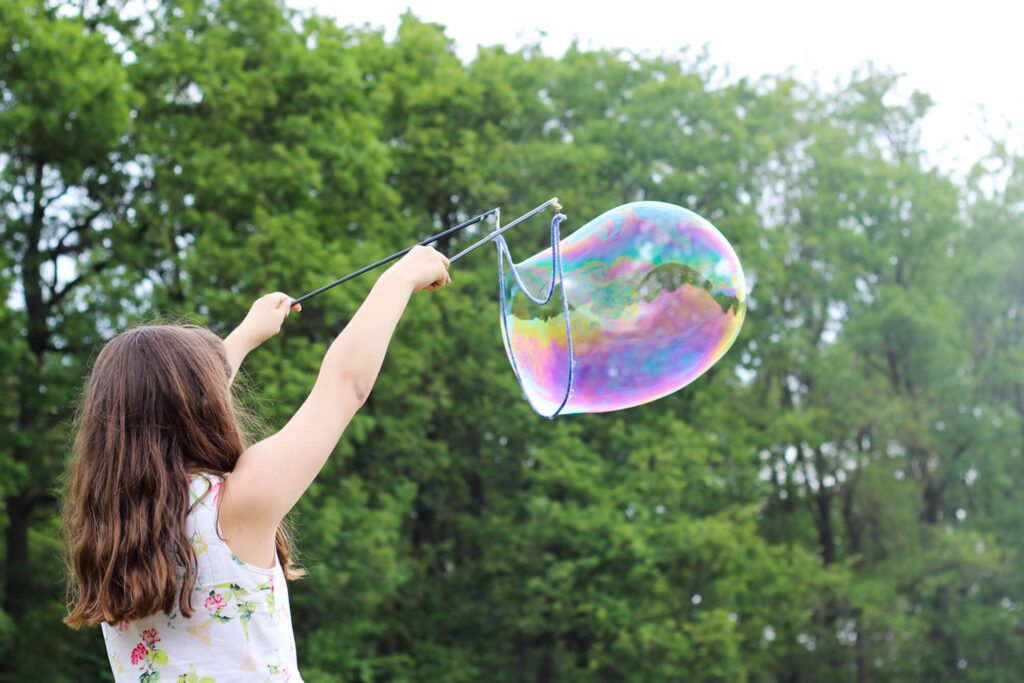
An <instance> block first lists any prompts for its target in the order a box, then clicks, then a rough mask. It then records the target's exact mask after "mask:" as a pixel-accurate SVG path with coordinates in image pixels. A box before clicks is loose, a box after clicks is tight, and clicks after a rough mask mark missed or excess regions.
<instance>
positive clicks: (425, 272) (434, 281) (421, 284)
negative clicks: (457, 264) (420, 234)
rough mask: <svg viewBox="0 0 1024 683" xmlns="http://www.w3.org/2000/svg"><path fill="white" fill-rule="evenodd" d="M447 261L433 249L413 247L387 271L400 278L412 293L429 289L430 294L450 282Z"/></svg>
mask: <svg viewBox="0 0 1024 683" xmlns="http://www.w3.org/2000/svg"><path fill="white" fill-rule="evenodd" d="M449 265H450V264H449V262H448V259H447V258H445V256H444V254H441V253H439V252H438V251H437V250H436V249H434V248H433V247H424V246H419V245H417V246H415V247H413V248H412V249H411V250H410V251H409V253H408V254H406V255H405V256H403V257H402V258H401V260H399V261H398V263H396V264H395V265H393V266H391V268H389V269H388V271H389V272H390V273H392V275H393V276H395V277H398V278H401V280H402V281H403V282H404V283H405V284H406V285H408V287H409V288H410V289H411V290H412V291H413V292H418V291H420V290H421V289H429V290H430V291H431V292H436V291H437V290H439V289H441V288H442V287H444V286H445V285H446V284H448V283H449V282H451V281H452V278H451V275H449V274H448V266H449Z"/></svg>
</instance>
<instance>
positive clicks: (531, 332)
mask: <svg viewBox="0 0 1024 683" xmlns="http://www.w3.org/2000/svg"><path fill="white" fill-rule="evenodd" d="M556 226H557V223H553V224H552V233H553V236H554V235H557V229H556ZM496 241H497V242H498V250H499V262H502V261H503V260H504V259H508V261H509V262H510V263H511V257H510V256H509V255H508V248H507V246H506V245H505V243H504V240H502V239H501V238H500V237H499V238H498V239H497V240H496ZM555 242H556V243H557V240H555ZM559 246H560V251H561V269H562V278H561V280H559V279H558V277H557V271H558V267H557V266H558V263H557V259H553V256H557V255H558V251H557V250H556V252H555V253H554V254H552V250H551V249H546V250H544V251H542V252H540V253H538V254H536V255H534V256H532V257H530V258H528V259H526V260H525V261H523V262H522V263H519V264H517V265H515V266H513V269H512V272H511V273H509V274H507V275H505V276H504V277H503V278H502V288H503V289H502V299H503V301H502V310H501V315H502V328H503V330H504V338H505V350H506V351H507V352H508V354H509V359H510V361H511V362H512V366H513V369H514V370H515V371H516V375H517V377H518V378H519V381H520V384H521V385H522V387H523V391H524V393H525V394H526V397H527V399H528V400H529V401H530V404H531V405H532V406H533V408H534V409H535V410H536V411H537V412H538V413H540V414H541V415H545V416H553V415H556V414H559V413H563V414H568V413H598V412H605V411H609V410H619V409H621V408H628V407H630V406H635V405H640V404H642V403H647V402H649V401H653V400H655V399H658V398H661V397H663V396H666V395H668V394H671V393H672V392H674V391H678V390H679V389H681V388H683V387H685V386H686V385H687V384H689V383H690V382H692V381H693V380H695V379H697V378H698V377H700V376H701V375H702V374H703V373H704V372H705V371H706V370H707V369H708V368H710V367H711V366H712V365H714V363H715V362H716V361H717V360H718V359H719V358H721V357H722V355H723V354H725V352H726V351H727V350H728V349H729V347H730V346H731V345H732V343H733V341H735V339H736V335H737V334H738V333H739V330H740V326H741V325H742V324H743V318H744V316H745V313H746V285H745V281H744V278H743V269H742V267H741V266H740V262H739V259H738V258H737V257H736V252H734V251H733V249H732V247H731V246H730V245H729V243H728V242H727V241H726V239H725V237H723V236H722V233H720V232H719V231H718V230H717V229H716V228H715V226H713V225H712V224H711V223H710V222H708V221H707V220H706V219H704V218H702V217H701V216H699V215H697V214H696V213H694V212H692V211H689V210H687V209H684V208H682V207H680V206H675V205H674V204H666V203H663V202H634V203H632V204H625V205H623V206H620V207H618V208H615V209H612V210H610V211H607V212H605V213H603V214H601V215H600V216H598V217H597V218H595V219H594V220H592V221H590V222H589V223H587V224H586V225H584V226H583V227H582V228H579V229H578V230H576V231H575V232H574V233H573V234H572V235H570V236H569V237H566V238H565V239H564V240H562V241H561V242H560V245H559ZM553 272H554V273H555V275H556V277H554V278H553V277H552V273H553ZM557 284H561V285H562V286H561V287H555V285H557ZM556 289H557V290H558V291H557V292H555V290H556ZM552 292H554V298H553V299H552V298H551V297H550V294H551V293H552ZM560 293H561V294H562V295H563V296H564V301H560V300H559V299H560V297H559V294H560ZM531 299H532V300H531ZM548 299H551V303H546V300H548ZM537 301H539V302H541V303H542V304H544V305H538V303H535V302H537ZM566 312H568V325H567V324H566Z"/></svg>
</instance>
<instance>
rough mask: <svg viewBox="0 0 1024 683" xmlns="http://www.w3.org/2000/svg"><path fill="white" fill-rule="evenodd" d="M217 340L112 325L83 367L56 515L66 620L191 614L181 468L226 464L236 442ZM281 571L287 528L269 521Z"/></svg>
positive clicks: (289, 572)
mask: <svg viewBox="0 0 1024 683" xmlns="http://www.w3.org/2000/svg"><path fill="white" fill-rule="evenodd" d="M230 375H231V369H230V366H229V364H228V359H227V354H226V352H225V350H224V345H223V342H221V340H220V338H219V337H217V336H216V335H215V334H213V333H212V332H210V331H208V330H205V329H203V328H200V327H194V326H187V325H186V326H178V325H152V326H144V327H137V328H134V329H131V330H128V331H126V332H123V333H121V334H120V335H118V336H117V337H115V338H114V339H112V340H111V341H110V342H108V343H107V345H106V346H105V347H104V348H103V350H102V351H101V352H100V354H99V356H98V357H97V358H96V362H95V364H94V365H93V369H92V372H91V374H90V376H89V381H88V383H87V385H86V388H85V393H84V396H83V401H82V405H81V408H80V411H79V415H78V419H77V430H76V434H75V441H74V447H73V454H72V459H71V464H70V467H69V477H68V489H67V494H66V497H65V500H64V510H63V522H64V534H65V537H66V541H67V543H66V548H67V551H68V569H69V577H68V597H69V605H68V607H69V613H68V615H67V617H65V619H64V622H65V623H66V624H68V625H69V626H72V627H74V628H78V627H80V626H82V625H83V624H84V625H88V626H96V625H98V624H100V623H102V622H106V623H108V624H118V623H120V622H122V621H124V620H136V619H142V618H144V617H147V616H150V615H152V614H156V613H159V612H164V613H167V614H170V613H171V612H172V611H173V610H174V608H175V603H177V608H178V609H179V610H180V612H181V614H182V615H183V616H185V617H188V616H191V614H192V611H193V610H192V605H191V599H190V597H191V595H192V592H193V588H194V587H195V582H196V556H195V551H194V550H193V549H192V544H191V543H190V542H189V539H188V536H187V535H186V527H185V522H186V518H187V517H188V513H189V511H190V510H191V507H190V506H189V503H188V501H189V493H188V491H189V475H191V474H195V473H209V474H215V475H225V474H227V473H229V472H231V471H232V470H233V469H234V467H235V464H236V463H237V462H238V458H239V456H240V455H241V454H242V451H243V450H244V449H245V446H246V441H245V437H244V432H243V430H242V427H241V425H240V422H239V416H238V414H236V411H235V406H234V401H233V400H232V396H231V388H230ZM276 545H277V555H278V559H279V561H280V563H281V566H282V567H283V568H284V570H285V576H286V577H287V578H289V579H292V578H296V577H298V576H301V574H302V572H301V570H298V569H295V568H293V567H292V566H291V563H290V561H291V547H290V543H289V539H288V534H287V530H286V529H285V526H284V525H283V524H282V525H281V526H280V527H279V528H278V530H277V537H276Z"/></svg>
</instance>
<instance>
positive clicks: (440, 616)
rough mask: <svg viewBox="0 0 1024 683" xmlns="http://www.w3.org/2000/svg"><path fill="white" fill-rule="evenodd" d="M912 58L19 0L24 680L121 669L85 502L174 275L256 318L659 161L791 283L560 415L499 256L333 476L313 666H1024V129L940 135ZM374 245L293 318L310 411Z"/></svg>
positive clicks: (233, 0)
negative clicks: (437, 239)
mask: <svg viewBox="0 0 1024 683" xmlns="http://www.w3.org/2000/svg"><path fill="white" fill-rule="evenodd" d="M898 85H899V83H898V78H897V77H895V76H894V75H892V74H890V73H886V72H880V71H877V70H873V69H871V68H865V69H863V70H861V71H859V72H857V73H854V74H852V75H851V77H850V79H849V80H848V81H847V82H845V83H844V84H843V85H842V86H841V87H839V88H837V89H830V90H827V91H826V90H822V89H821V88H819V87H817V86H816V85H814V84H809V83H805V82H801V81H799V80H797V79H794V78H793V77H791V76H787V75H780V76H765V77H763V78H759V79H746V78H743V79H738V80H732V81H726V80H724V79H722V78H720V71H719V69H718V68H717V67H716V66H715V64H713V63H711V61H710V60H709V59H708V58H707V57H706V56H705V55H701V54H698V53H692V52H683V53H680V55H678V56H672V57H669V56H663V57H652V56H648V55H639V54H634V53H631V52H628V51H621V50H582V49H580V48H578V47H572V48H570V49H569V50H568V51H567V52H566V53H565V54H564V55H562V56H560V57H552V56H549V55H545V54H543V53H542V51H541V50H540V49H539V48H538V47H526V48H523V49H520V50H515V51H512V50H508V49H506V48H503V47H501V46H495V47H485V48H481V49H480V50H479V51H478V53H477V55H476V57H475V58H474V59H472V60H471V61H468V62H463V61H460V60H459V59H458V58H457V57H456V55H455V52H454V50H453V47H452V42H451V40H450V39H449V38H448V37H446V35H445V32H444V29H443V28H442V27H440V26H437V25H433V24H427V23H422V22H420V21H419V20H417V18H416V17H415V16H413V15H406V16H405V17H404V18H403V20H402V23H401V26H400V28H399V30H398V32H397V35H396V36H395V37H394V38H393V39H386V38H385V37H384V35H383V33H382V32H380V31H374V30H372V29H369V28H351V27H340V26H338V25H336V23H335V22H334V21H332V20H330V19H328V18H324V17H319V16H315V15H311V14H308V13H297V12H294V11H292V10H289V9H287V8H286V7H284V6H283V5H282V4H280V3H278V2H275V0H220V1H219V2H204V1H202V0H171V1H168V2H157V3H153V4H151V5H146V6H145V8H144V9H141V10H140V8H139V6H136V5H132V6H131V7H129V5H127V4H124V3H118V2H115V3H109V2H99V3H98V4H97V3H95V2H84V3H81V4H79V3H45V2H40V1H39V0H4V2H3V3H2V4H0V208H2V212H0V240H2V242H3V247H4V248H3V251H2V252H0V298H2V299H3V300H4V302H5V306H4V307H3V308H2V309H0V358H2V359H3V361H2V365H0V368H2V369H0V392H2V393H0V425H2V429H0V501H2V502H0V528H2V532H3V535H2V540H0V559H2V562H0V598H2V601H0V604H2V611H0V680H4V681H26V680H40V681H102V680H110V673H109V669H108V665H107V662H106V656H105V653H104V649H103V646H102V639H101V637H100V635H99V633H98V632H97V631H96V630H95V629H83V630H82V631H80V632H75V631H72V630H70V629H68V628H67V627H65V626H63V625H62V624H61V617H62V616H63V614H64V610H65V607H64V588H63V566H62V563H61V548H60V543H59V540H58V539H59V533H58V532H59V521H58V509H59V496H60V482H61V477H62V471H63V468H64V466H65V463H66V461H67V457H68V453H69V448H68V439H69V431H70V426H71V422H72V419H73V416H74V410H75V401H76V397H77V395H78V393H79V391H80V390H81V387H82V385H83V382H84V378H85V376H86V373H87V370H88V367H89V363H90V361H91V359H92V358H93V357H94V355H95V353H96V351H97V349H98V347H99V346H100V345H101V344H102V342H103V341H104V340H105V339H107V338H109V337H110V336H111V335H113V334H114V333H116V331H118V330H120V329H122V328H124V327H125V326H127V325H130V324H132V323H134V322H136V321H140V320H151V319H153V318H154V317H156V316H160V315H168V314H170V315H175V316H185V317H187V318H188V319H190V320H193V321H196V322H200V323H202V324H206V325H208V326H210V328H211V329H213V330H215V331H216V332H218V333H221V334H226V332H227V331H229V329H230V328H231V327H232V325H233V324H236V323H237V322H238V321H239V320H240V319H241V317H242V316H243V315H244V313H245V311H246V310H247V307H248V305H249V303H250V302H251V301H252V299H254V298H255V297H256V296H258V295H260V294H262V293H264V292H266V291H271V290H275V289H280V290H284V291H288V292H290V293H292V294H298V293H301V292H303V291H306V290H309V289H312V288H313V287H315V286H318V285H319V284H322V283H323V282H325V281H328V280H330V279H332V278H334V277H337V276H338V275H341V274H344V273H346V272H349V271H351V270H354V269H355V268H357V267H359V266H361V265H364V264H365V263H368V262H371V261H373V260H375V259H377V258H378V257H380V256H382V255H385V254H388V253H390V252H392V251H394V250H396V249H398V248H401V247H404V246H407V245H408V244H409V243H411V242H412V241H414V240H415V239H417V238H421V237H423V236H425V235H428V234H431V233H433V232H435V231H436V230H437V229H438V228H440V227H442V226H447V225H452V224H455V223H456V222H458V221H459V220H460V219H463V218H466V217H468V216H470V215H473V214H475V213H479V212H481V211H484V210H486V209H489V208H491V207H493V206H497V205H500V206H502V207H503V212H504V214H505V215H508V216H513V215H518V214H519V213H522V212H524V211H525V210H527V209H529V208H531V207H533V206H535V205H537V204H539V203H540V202H542V201H544V200H546V199H547V198H548V197H550V196H552V195H557V196H558V197H559V198H560V199H561V200H562V203H563V205H564V206H565V207H566V211H567V213H568V214H569V216H570V221H569V223H568V224H567V225H566V226H565V229H566V230H567V231H568V230H571V229H572V228H574V227H576V226H579V225H582V224H583V223H584V222H585V221H587V220H589V219H590V218H591V217H593V216H595V215H597V214H598V213H600V212H601V211H603V210H605V209H607V208H610V207H613V206H616V205H618V204H622V203H625V202H628V201H633V200H637V199H659V200H663V201H669V202H674V203H679V204H683V205H685V206H688V207H690V208H692V209H694V210H695V211H697V212H699V213H701V214H702V215H704V216H706V217H708V218H709V219H711V220H712V221H713V222H714V223H715V224H716V225H717V226H718V227H719V229H720V230H721V231H722V232H723V233H724V234H725V235H726V236H727V237H728V239H729V240H730V241H731V242H732V244H733V245H734V247H735V248H736V250H737V252H738V254H739V256H740V258H741V260H742V262H743V264H744V267H745V269H746V272H747V275H748V279H749V282H750V286H751V292H750V299H749V310H748V319H747V322H746V324H745V326H744V328H743V330H742V333H741V335H740V338H739V339H738V340H737V342H736V344H735V345H734V347H733V348H732V350H731V351H730V352H729V353H728V354H727V355H726V356H725V358H723V359H722V361H720V362H719V364H718V365H717V366H716V367H715V368H713V369H712V371H711V372H709V373H708V374H707V375H706V376H704V377H703V378H701V379H700V380H698V381H697V382H695V383H694V384H693V385H691V386H690V387H688V388H687V389H685V390H684V391H682V392H679V393H677V394H674V395H672V396H670V397H668V398H665V399H662V400H660V401H657V402H655V403H652V404H649V405H646V406H643V407H639V408H635V409H631V410H628V411H624V412H617V413H610V414H603V415H583V416H570V417H565V418H559V419H556V420H553V421H549V420H544V419H541V418H538V417H537V416H535V415H534V414H533V413H532V411H531V410H530V408H529V406H528V405H527V404H526V402H525V401H524V400H523V398H522V395H521V393H520V390H519V388H518V386H517V384H516V382H515V378H514V376H513V374H512V372H511V371H510V369H509V367H508V361H507V359H506V357H505V354H504V351H503V349H502V345H501V339H500V336H499V328H498V318H497V301H496V299H497V281H496V275H495V270H496V269H495V267H494V265H495V264H494V256H493V253H491V254H488V253H486V252H481V253H476V254H474V255H473V256H472V257H468V258H467V259H465V260H464V261H462V262H460V263H459V264H458V266H457V267H456V268H455V269H454V270H453V279H454V284H453V285H452V286H451V287H449V288H446V289H445V290H443V291H442V292H440V293H439V294H437V295H434V296H430V297H428V296H426V295H420V296H418V297H417V298H416V299H414V303H413V305H412V306H411V307H410V310H409V311H408V313H407V314H406V316H405V318H404V319H403V321H402V323H401V325H400V327H399V330H398V332H397V334H396V338H395V341H394V343H393V345H392V347H391V350H390V352H389V357H388V360H387V362H386V364H385V368H384V371H383V374H382V377H381V380H380V381H379V382H378V384H377V387H376V388H375V390H374V392H373V395H372V396H371V398H370V400H369V402H368V404H367V405H366V406H365V408H364V409H363V410H362V411H361V412H360V413H359V415H358V416H357V417H356V418H355V420H354V421H353V423H352V425H351V427H350V428H349V429H348V430H347V431H346V433H345V435H344V437H343V439H342V441H341V443H340V444H339V446H338V448H337V450H336V452H335V454H334V456H333V458H332V459H331V460H330V462H329V463H328V465H327V466H326V468H325V469H324V471H323V472H322V474H321V476H320V478H319V479H318V480H317V482H316V483H315V484H314V486H313V488H312V489H311V490H310V492H309V494H308V495H307V496H306V497H305V498H303V500H302V501H301V502H300V504H299V506H298V508H297V510H296V513H295V516H294V524H295V527H296V529H297V532H298V533H297V537H298V544H299V547H300V550H301V561H302V563H303V564H304V565H305V567H306V568H307V569H308V570H309V576H308V577H307V578H305V579H303V580H301V581H299V582H297V583H294V584H293V585H292V586H291V589H290V590H291V595H292V601H293V610H294V624H295V631H296V637H297V640H298V647H299V657H300V668H301V670H302V673H303V675H304V677H305V678H306V680H308V681H311V682H313V681H333V680H349V681H451V682H455V681H667V680H691V681H744V680H746V681H858V682H863V681H946V680H957V681H987V682H988V681H1016V680H1019V675H1020V673H1019V672H1020V671H1021V670H1022V669H1024V637H1022V636H1024V627H1022V625H1021V616H1022V614H1024V574H1022V573H1021V572H1020V570H1019V568H1020V560H1021V553H1022V550H1024V533H1022V530H1024V525H1022V523H1021V519H1020V518H1021V514H1022V513H1024V489H1022V488H1021V487H1020V486H1019V482H1020V481H1021V480H1022V476H1024V458H1022V449H1024V345H1022V334H1024V269H1022V267H1021V264H1022V263H1024V166H1022V162H1024V160H1022V157H1021V156H1020V154H1019V151H1016V150H1013V149H1007V147H1006V146H1005V145H1001V144H999V143H998V142H995V143H994V144H993V147H992V152H991V154H989V155H987V156H986V157H985V158H983V159H979V160H978V163H977V164H976V165H975V166H974V167H973V170H971V171H970V173H968V174H966V176H964V177H959V176H957V177H954V176H952V175H950V174H948V173H945V172H943V171H941V170H939V169H937V168H935V167H933V166H931V165H929V164H928V162H927V160H926V158H925V155H924V153H923V150H922V148H921V144H920V140H919V124H920V121H921V119H922V117H923V116H924V115H925V113H926V112H927V111H928V108H929V106H930V100H929V98H928V96H927V94H924V93H913V94H911V95H909V96H906V95H900V93H899V90H900V89H899V88H898V87H897V86H898ZM546 234H547V231H546V225H545V224H544V221H543V219H537V220H536V225H532V226H529V225H526V226H523V227H522V228H521V229H519V230H518V231H517V232H516V233H514V235H513V236H512V239H511V240H510V243H511V246H512V249H513V251H514V253H516V254H517V255H518V256H519V258H523V257H525V256H527V255H530V254H532V253H534V252H535V251H537V250H539V249H540V248H541V247H542V246H543V241H544V239H545V237H546ZM468 239H470V236H460V237H457V238H455V239H453V240H452V241H451V242H448V243H445V244H443V245H441V246H442V249H443V250H445V251H448V252H449V253H451V251H452V250H455V249H458V248H459V246H460V245H464V244H466V243H467V240H468ZM371 281H372V276H370V277H368V278H365V279H363V280H361V281H355V282H353V283H350V284H348V285H346V286H344V287H342V288H338V289H336V290H333V291H332V292H331V293H329V294H324V295H322V296H321V297H320V298H318V299H315V300H313V301H312V302H310V304H309V305H307V307H306V308H305V310H304V311H303V312H302V313H301V314H298V315H293V316H291V317H290V318H289V319H288V321H287V323H286V325H285V329H284V331H283V332H282V334H280V335H279V336H278V337H276V338H274V339H273V340H271V341H269V342H267V344H265V346H264V348H261V349H260V350H259V351H257V352H256V353H254V354H253V355H252V356H251V358H250V360H249V362H248V366H247V369H248V377H249V382H248V383H249V385H251V386H250V389H249V391H246V392H244V393H243V396H242V400H243V402H244V403H245V404H246V405H247V406H249V408H251V409H252V410H254V411H255V412H257V413H258V414H260V415H261V416H262V417H263V418H264V420H265V422H266V424H267V425H268V427H269V428H271V429H272V428H273V427H274V426H277V425H280V424H282V422H283V421H284V420H285V419H287V417H288V415H289V414H290V411H292V410H293V409H294V408H295V407H296V406H297V405H298V403H299V402H300V401H301V399H302V397H303V396H304V394H305V392H306V391H307V390H308V388H309V387H310V386H311V383H312V380H313V378H314V377H315V373H316V371H317V369H318V362H319V359H320V357H321V355H322V354H323V352H324V351H325V349H326V347H327V345H328V344H329V342H330V340H331V339H332V338H333V336H334V335H336V334H337V332H338V331H339V330H340V329H342V327H343V326H344V324H345V322H346V320H347V319H348V318H349V317H350V316H351V315H352V313H353V312H354V311H355V309H356V307H357V305H358V303H359V301H360V300H361V297H362V296H363V295H364V294H365V292H366V291H367V288H368V287H369V285H370V283H371ZM420 297H422V298H420Z"/></svg>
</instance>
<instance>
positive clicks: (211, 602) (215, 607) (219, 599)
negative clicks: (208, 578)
mask: <svg viewBox="0 0 1024 683" xmlns="http://www.w3.org/2000/svg"><path fill="white" fill-rule="evenodd" d="M203 604H204V605H205V607H206V609H208V610H210V611H211V612H220V611H221V610H222V609H224V608H225V607H227V606H228V604H227V603H226V602H224V596H223V595H221V594H220V593H214V592H213V591H210V597H208V598H206V602H205V603H203Z"/></svg>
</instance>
